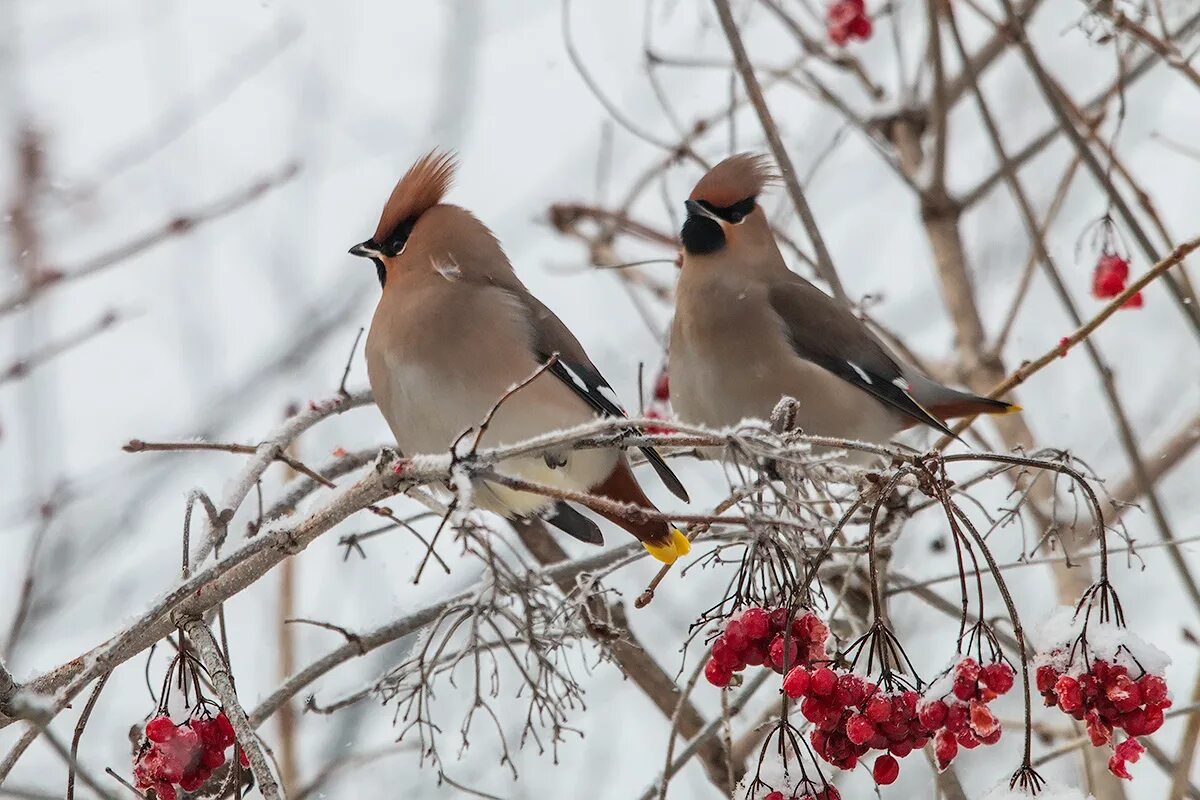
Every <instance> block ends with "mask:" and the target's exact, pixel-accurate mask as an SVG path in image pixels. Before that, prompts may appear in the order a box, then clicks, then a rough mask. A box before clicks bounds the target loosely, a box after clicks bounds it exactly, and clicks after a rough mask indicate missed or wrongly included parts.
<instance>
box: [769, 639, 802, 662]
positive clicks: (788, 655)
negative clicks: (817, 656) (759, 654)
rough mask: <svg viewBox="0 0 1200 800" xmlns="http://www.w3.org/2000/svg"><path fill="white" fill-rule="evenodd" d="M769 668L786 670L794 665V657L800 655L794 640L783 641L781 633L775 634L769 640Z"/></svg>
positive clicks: (798, 647)
mask: <svg viewBox="0 0 1200 800" xmlns="http://www.w3.org/2000/svg"><path fill="white" fill-rule="evenodd" d="M769 653H770V658H771V666H773V667H776V668H777V669H787V668H790V667H793V666H795V665H796V660H797V659H796V657H797V656H798V655H800V646H799V645H798V644H796V640H795V639H794V638H790V639H785V638H784V635H783V634H782V633H779V634H776V635H775V638H774V639H772V640H771V649H770V651H769Z"/></svg>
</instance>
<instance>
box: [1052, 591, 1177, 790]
mask: <svg viewBox="0 0 1200 800" xmlns="http://www.w3.org/2000/svg"><path fill="white" fill-rule="evenodd" d="M1040 641H1041V642H1042V650H1041V651H1040V652H1038V653H1037V655H1036V656H1035V657H1034V664H1035V665H1036V667H1037V672H1036V680H1037V688H1038V691H1039V692H1041V695H1042V698H1043V700H1044V701H1045V703H1046V705H1047V706H1051V707H1057V708H1059V709H1061V710H1062V711H1063V712H1064V713H1065V714H1068V715H1069V716H1071V717H1073V718H1075V719H1077V720H1080V721H1081V722H1084V723H1085V725H1086V726H1087V732H1088V737H1089V738H1090V739H1091V742H1092V745H1093V746H1095V747H1107V746H1111V745H1114V744H1115V747H1114V749H1113V755H1112V757H1111V758H1110V759H1109V762H1108V768H1109V770H1110V771H1111V772H1112V773H1113V774H1114V775H1116V776H1117V777H1120V778H1125V779H1130V778H1131V777H1132V776H1131V775H1130V773H1129V769H1128V764H1130V763H1133V762H1135V761H1137V760H1138V758H1139V757H1140V756H1141V754H1142V751H1143V747H1142V745H1141V743H1140V742H1138V741H1137V738H1136V737H1138V736H1149V735H1150V734H1152V733H1154V732H1155V731H1157V730H1158V729H1159V728H1160V727H1162V724H1163V711H1164V710H1165V709H1167V708H1170V707H1171V699H1170V696H1169V694H1168V691H1167V682H1166V680H1165V678H1164V677H1163V674H1164V672H1165V670H1166V667H1167V665H1168V664H1169V663H1170V659H1169V658H1168V657H1167V655H1166V654H1165V653H1163V652H1162V651H1161V650H1159V649H1158V648H1156V647H1154V646H1153V645H1151V644H1148V643H1147V642H1145V641H1143V640H1142V638H1141V637H1139V636H1138V635H1137V634H1135V633H1133V632H1132V631H1130V630H1129V629H1128V628H1126V627H1125V619H1124V614H1123V612H1122V610H1121V604H1120V600H1119V599H1118V598H1117V595H1116V592H1115V591H1114V590H1113V589H1112V587H1111V586H1109V585H1108V583H1107V582H1106V581H1101V583H1098V584H1096V585H1095V586H1093V587H1092V588H1091V589H1089V590H1088V592H1087V593H1085V594H1084V597H1083V599H1082V600H1081V601H1080V602H1079V605H1077V606H1076V607H1075V608H1074V609H1072V608H1062V609H1060V610H1059V611H1057V612H1055V613H1054V614H1053V615H1052V616H1051V617H1050V619H1049V620H1047V621H1046V623H1045V625H1044V626H1043V629H1042V634H1041V638H1040ZM1116 731H1122V732H1124V734H1125V736H1126V737H1127V738H1126V739H1125V740H1124V741H1122V742H1120V743H1119V744H1116V736H1115V733H1116Z"/></svg>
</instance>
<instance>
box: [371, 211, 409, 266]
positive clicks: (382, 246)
mask: <svg viewBox="0 0 1200 800" xmlns="http://www.w3.org/2000/svg"><path fill="white" fill-rule="evenodd" d="M416 222H417V220H416V218H415V217H409V218H408V219H404V220H401V221H400V224H399V225H397V226H396V227H395V228H393V229H392V232H391V233H390V234H388V236H387V238H386V239H384V240H383V241H382V242H380V243H379V252H381V253H383V254H384V255H385V256H387V257H388V258H392V257H394V256H398V255H400V254H401V253H402V252H404V246H405V245H406V244H408V237H409V236H410V235H411V234H412V229H413V225H415V224H416Z"/></svg>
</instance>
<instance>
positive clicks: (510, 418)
mask: <svg viewBox="0 0 1200 800" xmlns="http://www.w3.org/2000/svg"><path fill="white" fill-rule="evenodd" d="M456 169H457V159H456V157H455V156H454V155H453V154H452V153H450V152H445V151H441V150H436V149H435V150H433V151H431V152H429V153H427V154H425V155H424V156H422V157H421V158H419V159H418V160H417V161H416V162H415V163H414V164H413V165H412V167H411V168H410V169H409V170H408V171H407V172H406V173H405V174H404V175H403V177H401V178H400V180H399V182H397V183H396V186H395V188H394V189H393V190H392V193H391V196H390V197H388V200H387V203H386V204H385V205H384V208H383V213H382V214H381V215H380V218H379V224H378V226H377V227H376V229H375V233H374V235H372V236H371V238H369V239H367V240H366V241H363V242H360V243H358V244H356V245H354V246H353V247H352V248H350V251H349V252H350V253H351V254H352V255H355V256H361V257H364V258H368V259H370V260H371V261H372V262H373V263H374V265H375V270H376V275H377V277H378V279H379V285H380V290H381V291H380V295H379V302H378V305H377V306H376V308H375V313H374V316H373V318H372V320H371V327H370V331H369V332H368V334H367V340H366V345H365V354H366V362H367V375H368V379H369V381H370V384H371V389H372V391H373V393H374V397H375V402H376V404H377V405H378V407H379V410H380V411H381V412H382V414H383V417H384V419H385V420H386V421H387V423H388V426H389V427H390V428H391V431H392V434H393V435H394V436H395V439H396V444H397V446H398V448H399V450H400V452H401V453H402V454H403V455H404V456H406V457H412V456H415V455H427V454H445V453H448V452H450V451H451V449H452V447H454V445H455V442H456V441H457V440H459V439H460V438H462V434H463V433H464V432H465V431H467V430H468V429H471V428H475V429H476V430H479V429H480V428H481V427H484V426H482V425H481V423H482V421H483V420H484V418H485V416H486V415H487V414H488V413H489V411H490V410H492V408H493V406H495V405H496V403H497V402H498V401H499V400H500V399H501V398H502V397H503V398H504V400H503V402H501V403H500V405H499V407H497V408H496V409H495V415H494V417H492V418H491V420H490V423H489V424H488V425H487V426H486V427H485V428H484V430H483V434H482V436H481V437H480V439H479V444H480V445H481V446H483V447H498V446H502V445H511V444H516V443H518V442H523V441H526V440H528V439H531V438H533V437H536V436H539V435H542V434H546V433H550V432H553V431H557V430H563V429H569V428H572V427H576V426H578V425H580V424H583V423H587V422H590V421H593V420H595V419H596V418H597V417H624V416H625V412H624V411H623V410H622V408H621V406H620V404H619V402H618V400H617V398H616V395H615V393H614V392H613V389H612V387H611V386H610V385H609V383H608V381H606V380H605V379H604V376H603V375H601V374H600V371H599V370H598V369H597V368H596V366H595V364H593V363H592V360H591V359H590V358H588V355H587V353H586V352H585V351H584V349H583V347H582V345H580V343H579V342H578V340H576V338H575V337H574V336H573V335H572V334H571V332H570V330H568V328H567V326H566V325H564V324H563V322H562V320H560V319H559V318H558V317H557V316H555V314H554V312H552V311H551V310H550V309H549V308H547V307H546V306H545V305H544V304H543V303H542V302H541V301H540V300H538V299H537V298H536V297H534V296H533V294H531V293H530V291H529V289H527V288H526V286H525V284H524V283H522V282H521V280H520V278H518V277H517V274H516V272H515V271H514V269H513V265H512V263H511V262H510V261H509V259H508V256H507V255H505V252H504V250H503V249H502V247H501V245H500V242H499V241H498V240H497V238H496V236H495V235H494V234H493V233H492V231H491V230H489V229H488V228H487V227H486V226H485V225H484V224H483V223H482V222H480V221H479V219H477V218H476V217H475V216H474V215H473V214H472V213H471V212H470V211H468V210H466V209H465V208H462V207H460V206H457V205H453V204H450V203H445V202H443V198H444V197H445V195H446V193H447V192H448V191H449V189H450V185H451V183H452V181H453V179H454V174H455V171H456ZM539 368H540V369H541V372H540V373H538V370H539ZM535 373H538V374H536V376H535V377H532V379H531V380H529V381H528V383H527V385H524V386H522V387H521V388H520V389H519V390H514V387H515V386H517V385H518V384H519V383H521V382H523V381H526V380H527V379H530V378H531V376H534V375H535ZM510 390H512V391H510ZM472 441H473V438H472ZM640 449H641V451H642V453H643V454H644V455H645V457H646V459H647V461H648V462H649V463H650V465H651V466H652V467H653V468H654V471H655V472H656V473H657V475H658V477H659V479H660V480H661V481H662V483H663V484H664V485H665V486H666V487H667V488H668V489H669V490H670V491H671V492H672V493H673V494H674V495H675V496H676V497H678V498H679V499H681V500H683V501H685V502H686V501H687V500H688V494H687V491H686V490H685V489H684V487H683V485H682V483H680V481H679V479H678V478H677V477H676V476H675V474H674V473H673V472H672V471H671V469H670V468H669V467H668V466H667V465H666V463H665V462H664V461H663V459H662V457H661V456H660V455H659V453H658V452H656V451H655V450H654V448H652V447H642V448H640ZM494 470H495V472H497V473H499V474H500V475H504V476H507V477H509V478H515V479H520V480H524V481H527V482H533V483H538V484H543V485H546V486H550V487H553V488H556V489H559V490H571V491H575V492H590V493H593V494H595V495H600V496H603V497H606V498H608V499H610V500H613V501H616V502H618V503H623V504H630V505H633V506H637V507H639V508H641V509H648V510H651V511H655V512H656V511H657V509H656V508H655V506H654V505H653V503H651V501H650V500H649V498H647V497H646V494H645V492H644V491H643V490H642V487H641V486H640V484H639V483H638V480H637V478H636V477H635V476H634V474H633V471H632V469H631V467H630V463H629V460H628V458H627V457H626V455H625V453H624V452H623V451H622V450H620V449H617V448H597V449H581V450H571V449H564V450H562V451H558V452H551V453H547V454H545V455H544V456H543V455H536V456H528V457H520V458H508V459H505V460H503V461H501V462H500V463H498V464H496V465H495V467H494ZM471 492H472V496H473V500H474V503H475V505H476V506H477V507H479V508H483V509H486V510H489V511H493V512H496V513H498V514H500V515H502V516H504V517H505V518H507V519H509V520H513V521H519V520H523V519H529V518H532V517H540V518H542V519H544V520H545V521H546V522H548V523H550V524H551V525H554V526H555V527H557V528H559V529H560V530H562V531H564V532H566V533H567V534H569V535H571V536H573V537H574V538H576V539H579V540H580V541H583V542H587V543H591V544H602V543H603V534H602V533H601V531H600V529H599V527H598V526H597V525H596V523H595V522H594V521H592V520H590V519H588V518H587V517H586V516H584V515H583V514H581V513H580V512H579V511H578V510H576V509H575V508H573V507H572V506H571V505H570V504H569V503H567V502H564V501H556V500H554V499H552V498H548V497H546V496H543V495H539V494H536V493H532V492H528V491H519V490H516V489H514V488H512V487H510V486H506V485H503V484H501V483H497V482H496V481H494V480H487V479H485V478H479V477H476V478H474V479H473V480H472V488H471ZM598 513H600V514H601V515H602V516H604V517H606V518H608V519H609V520H610V521H612V522H613V523H615V524H617V525H619V526H620V527H622V528H624V529H625V530H627V531H628V532H629V533H631V534H633V535H634V536H635V537H637V539H638V540H639V541H641V542H642V544H643V546H644V547H645V548H646V550H647V551H649V553H650V554H651V555H652V556H654V557H655V558H657V559H658V560H659V561H662V562H664V563H667V564H670V563H673V562H674V561H675V560H676V559H677V558H679V557H680V556H683V555H686V554H687V552H688V550H689V548H690V544H689V542H688V539H687V537H686V536H684V535H683V533H682V532H681V531H680V530H679V529H678V528H675V527H674V526H673V525H671V524H670V523H668V522H665V521H663V519H662V517H661V516H659V517H657V518H654V519H651V518H649V517H646V518H643V519H641V520H640V521H639V520H637V519H636V518H634V517H636V516H637V515H623V514H620V513H617V512H616V510H615V509H611V510H599V511H598Z"/></svg>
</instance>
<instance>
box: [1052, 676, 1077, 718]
mask: <svg viewBox="0 0 1200 800" xmlns="http://www.w3.org/2000/svg"><path fill="white" fill-rule="evenodd" d="M1054 692H1055V694H1057V695H1058V704H1059V705H1060V706H1061V707H1062V710H1063V711H1066V712H1067V713H1068V714H1071V713H1074V712H1075V711H1078V710H1079V709H1081V708H1082V707H1083V691H1082V690H1081V689H1080V686H1079V681H1077V680H1075V679H1074V678H1072V677H1071V676H1070V675H1061V676H1059V678H1058V680H1057V681H1055V683H1054Z"/></svg>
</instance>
